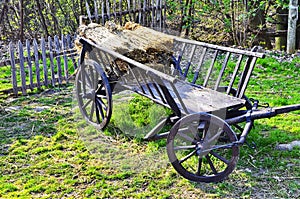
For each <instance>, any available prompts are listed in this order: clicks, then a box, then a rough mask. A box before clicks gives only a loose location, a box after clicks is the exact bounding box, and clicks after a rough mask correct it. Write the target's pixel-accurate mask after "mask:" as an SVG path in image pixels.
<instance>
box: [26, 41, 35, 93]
mask: <svg viewBox="0 0 300 199" xmlns="http://www.w3.org/2000/svg"><path fill="white" fill-rule="evenodd" d="M26 49H27V63H28V75H29V88H30V89H31V90H33V87H34V86H33V75H32V74H33V73H32V60H31V50H30V41H29V40H28V39H26Z"/></svg>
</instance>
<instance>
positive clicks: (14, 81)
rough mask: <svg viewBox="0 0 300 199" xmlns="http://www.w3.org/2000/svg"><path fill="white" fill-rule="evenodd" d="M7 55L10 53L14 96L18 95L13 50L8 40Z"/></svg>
mask: <svg viewBox="0 0 300 199" xmlns="http://www.w3.org/2000/svg"><path fill="white" fill-rule="evenodd" d="M9 55H10V64H11V79H12V84H13V93H14V94H15V96H18V84H17V75H16V62H15V51H14V47H13V43H12V42H9Z"/></svg>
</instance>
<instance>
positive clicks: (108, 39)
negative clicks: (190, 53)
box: [79, 22, 173, 54]
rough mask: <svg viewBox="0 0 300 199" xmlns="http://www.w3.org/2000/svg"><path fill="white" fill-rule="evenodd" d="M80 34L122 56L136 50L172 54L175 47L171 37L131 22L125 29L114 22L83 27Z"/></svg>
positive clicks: (80, 28)
mask: <svg viewBox="0 0 300 199" xmlns="http://www.w3.org/2000/svg"><path fill="white" fill-rule="evenodd" d="M79 32H80V35H81V36H83V37H85V38H88V39H90V40H92V41H94V42H96V43H97V44H101V46H103V47H105V48H108V49H110V50H113V51H115V52H118V53H120V54H128V53H130V52H132V51H136V50H141V51H144V52H146V51H147V50H149V49H156V50H158V51H164V52H171V49H172V47H173V38H172V37H171V36H169V35H166V34H163V33H161V32H157V31H154V30H152V29H150V28H146V27H142V26H140V25H138V24H135V23H129V22H128V23H126V24H125V26H124V27H118V26H117V25H116V24H114V23H112V22H110V23H107V24H106V26H105V27H104V26H101V25H98V24H90V25H88V26H85V25H82V26H80V27H79Z"/></svg>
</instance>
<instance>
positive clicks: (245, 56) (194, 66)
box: [174, 37, 265, 98]
mask: <svg viewBox="0 0 300 199" xmlns="http://www.w3.org/2000/svg"><path fill="white" fill-rule="evenodd" d="M174 40H175V47H174V48H175V49H176V50H175V51H176V52H177V54H176V55H175V57H174V59H175V65H176V68H177V69H178V70H179V72H180V73H181V75H182V76H183V78H184V79H185V80H186V81H188V82H191V83H192V84H196V85H200V86H204V87H208V88H211V89H213V90H217V91H221V92H225V93H227V94H232V90H233V89H234V90H235V91H236V92H235V97H238V98H243V96H244V93H245V91H246V88H247V85H248V82H249V80H250V77H251V74H252V71H253V69H254V67H255V64H256V61H257V59H258V58H264V56H265V55H264V53H260V52H256V51H257V50H258V48H257V47H253V48H252V50H251V51H250V50H241V49H236V48H230V47H224V46H218V45H214V44H208V43H204V42H198V41H193V40H188V39H184V38H179V37H174Z"/></svg>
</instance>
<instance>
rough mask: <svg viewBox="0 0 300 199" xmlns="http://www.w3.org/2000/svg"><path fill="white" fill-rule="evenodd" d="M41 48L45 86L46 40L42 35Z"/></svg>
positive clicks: (46, 75) (46, 80)
mask: <svg viewBox="0 0 300 199" xmlns="http://www.w3.org/2000/svg"><path fill="white" fill-rule="evenodd" d="M41 49H42V61H43V73H44V84H45V85H46V86H48V69H47V59H46V42H45V39H44V38H43V37H42V39H41Z"/></svg>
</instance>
